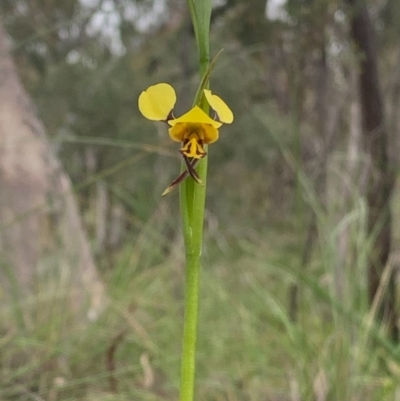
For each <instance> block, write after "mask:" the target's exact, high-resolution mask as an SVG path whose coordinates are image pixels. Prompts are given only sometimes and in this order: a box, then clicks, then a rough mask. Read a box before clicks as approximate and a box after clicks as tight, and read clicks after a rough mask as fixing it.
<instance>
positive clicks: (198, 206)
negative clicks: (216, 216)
mask: <svg viewBox="0 0 400 401" xmlns="http://www.w3.org/2000/svg"><path fill="white" fill-rule="evenodd" d="M187 2H188V6H189V10H190V15H191V18H192V22H193V27H194V30H195V34H196V41H197V47H198V51H199V59H200V76H201V77H204V76H205V74H206V72H207V71H208V69H209V64H210V53H209V29H210V17H211V1H210V0H200V1H199V0H197V1H194V0H188V1H187ZM196 97H197V96H196ZM197 101H198V99H195V102H197ZM200 106H201V107H202V109H203V110H204V111H205V112H207V113H208V107H207V105H206V104H205V103H201V105H200ZM207 161H208V157H206V158H204V159H203V160H201V162H200V163H199V165H198V167H197V172H198V174H199V176H200V179H201V180H202V181H203V184H204V185H198V184H196V183H195V182H194V181H193V180H192V179H190V178H189V179H187V180H185V181H184V182H183V183H182V184H181V186H180V207H181V216H182V225H183V236H184V241H185V250H186V283H185V317H184V326H183V348H182V364H181V383H180V398H179V399H180V401H193V397H194V384H195V370H196V342H197V327H198V312H199V290H200V258H201V250H202V243H203V222H204V207H205V198H206V188H207V187H206V185H207Z"/></svg>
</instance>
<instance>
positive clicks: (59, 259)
mask: <svg viewBox="0 0 400 401" xmlns="http://www.w3.org/2000/svg"><path fill="white" fill-rule="evenodd" d="M0 188H1V189H0V263H1V264H0V274H1V276H0V277H1V284H0V285H1V287H2V288H1V289H2V290H3V292H4V294H8V295H9V294H10V293H12V294H14V298H15V297H16V298H18V299H23V298H25V297H26V295H32V294H35V293H36V291H37V290H38V289H39V290H42V288H41V286H43V281H42V279H43V277H46V278H47V279H48V278H49V277H51V279H52V280H51V282H53V283H54V281H56V282H57V284H56V286H57V287H58V288H59V289H60V291H62V292H63V293H64V292H65V293H66V294H68V295H67V296H66V297H67V298H68V302H69V308H70V309H69V310H70V311H73V313H74V315H75V317H76V314H77V313H78V311H79V312H82V311H85V313H90V314H91V315H92V316H94V314H95V313H96V312H98V310H99V308H100V306H101V304H102V299H103V285H102V283H101V282H100V280H99V278H98V276H97V272H96V267H95V264H94V261H93V259H92V255H91V251H90V248H89V243H88V239H87V237H86V235H85V233H84V230H83V227H82V224H81V220H80V216H79V212H78V207H77V203H76V201H75V199H74V196H73V194H72V192H71V190H72V188H71V182H70V180H69V178H68V177H67V175H66V174H65V173H64V171H63V169H62V166H61V165H60V163H59V161H58V159H57V157H56V155H55V153H54V151H53V150H52V148H51V146H50V144H49V142H48V141H47V139H46V136H45V129H44V127H43V125H42V124H41V122H40V121H39V120H38V118H37V117H36V115H35V112H34V108H33V105H32V103H31V101H30V99H29V96H28V94H27V93H26V91H25V90H24V88H23V87H22V85H21V82H20V80H19V77H18V74H17V72H16V68H15V65H14V63H13V60H12V57H11V54H10V47H9V43H8V38H7V34H6V32H5V30H4V28H3V27H2V26H1V20H0ZM49 282H50V281H49ZM57 287H56V289H57ZM16 294H18V295H16Z"/></svg>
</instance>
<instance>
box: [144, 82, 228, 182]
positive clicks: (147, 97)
mask: <svg viewBox="0 0 400 401" xmlns="http://www.w3.org/2000/svg"><path fill="white" fill-rule="evenodd" d="M203 95H204V97H205V99H206V100H207V102H208V104H209V105H210V107H211V109H212V110H214V112H215V118H214V119H213V118H211V117H210V116H208V115H207V114H206V113H205V112H204V111H203V110H202V109H201V108H200V107H198V106H194V107H193V108H192V109H191V110H189V111H188V112H187V113H185V114H183V115H182V116H181V117H178V118H175V117H174V114H173V108H174V106H175V103H176V94H175V90H174V88H172V86H170V85H169V84H166V83H160V84H157V85H153V86H150V87H149V88H148V89H147V90H145V91H143V92H142V93H141V94H140V96H139V110H140V112H141V113H142V114H143V116H144V117H146V118H147V119H149V120H153V121H164V122H166V123H167V124H168V125H170V128H169V130H168V133H169V136H170V138H171V139H172V140H173V141H175V142H181V143H182V147H181V148H180V150H179V151H180V153H181V154H182V155H183V158H184V160H185V163H186V166H187V169H188V173H189V174H190V175H191V176H192V177H193V179H194V180H195V181H197V182H200V179H199V177H198V175H197V172H196V170H195V169H194V167H195V164H196V162H197V161H198V160H199V159H201V158H203V157H205V156H206V155H207V152H206V151H205V149H204V145H208V144H211V143H213V142H215V141H217V140H218V137H219V132H218V129H219V128H220V127H221V126H222V124H223V123H225V124H231V123H232V122H233V113H232V111H231V110H230V108H229V107H228V106H227V105H226V103H225V102H224V101H223V100H222V99H221V98H220V97H219V96H217V95H214V94H213V93H212V92H211V91H210V90H208V89H204V91H203ZM181 176H182V174H181ZM181 176H179V177H178V178H177V180H179V178H180V177H181ZM185 177H186V175H183V177H182V178H181V179H180V180H179V181H178V182H175V181H176V180H175V181H174V183H175V184H174V185H176V184H178V183H179V182H181V181H182V180H183V179H184V178H185Z"/></svg>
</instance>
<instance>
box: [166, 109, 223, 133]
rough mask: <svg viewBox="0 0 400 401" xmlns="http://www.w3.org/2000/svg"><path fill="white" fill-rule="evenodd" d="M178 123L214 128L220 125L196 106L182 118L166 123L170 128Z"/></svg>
mask: <svg viewBox="0 0 400 401" xmlns="http://www.w3.org/2000/svg"><path fill="white" fill-rule="evenodd" d="M179 123H192V124H210V125H212V126H213V127H215V128H219V127H220V126H221V125H222V124H221V123H220V122H219V121H215V120H213V119H212V118H210V116H208V115H207V114H206V113H205V112H204V111H203V110H202V109H201V108H200V107H198V106H194V107H193V109H191V110H189V111H188V112H187V113H185V114H184V115H183V116H181V117H179V118H176V119H175V120H170V121H168V124H169V125H172V126H174V125H176V124H179Z"/></svg>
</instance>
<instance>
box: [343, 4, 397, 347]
mask: <svg viewBox="0 0 400 401" xmlns="http://www.w3.org/2000/svg"><path fill="white" fill-rule="evenodd" d="M348 1H349V4H350V5H351V6H353V9H352V12H353V14H352V19H351V34H352V38H353V40H354V43H355V45H356V47H357V49H358V51H359V52H360V63H359V77H358V78H359V91H360V101H361V112H362V136H363V139H362V142H363V146H364V151H365V152H366V154H367V155H368V156H369V158H370V162H371V171H370V174H369V181H368V184H367V194H366V195H367V203H368V210H369V217H368V231H369V235H370V236H371V238H373V239H374V241H373V245H372V248H371V252H370V257H369V261H368V285H369V299H370V302H371V304H372V302H373V301H374V300H375V297H376V295H377V293H378V288H379V285H380V283H381V279H382V276H383V272H384V269H385V267H386V264H387V262H388V259H389V253H390V248H391V222H392V219H391V211H390V195H391V192H392V189H393V185H394V175H393V172H392V171H391V170H390V166H389V159H388V149H387V132H386V130H385V125H384V109H383V102H382V97H381V91H380V86H379V80H378V68H377V53H376V49H375V47H374V32H373V29H372V25H371V22H370V19H369V16H368V10H367V7H366V5H365V3H364V2H362V1H358V0H348ZM395 295H396V294H395V278H394V273H393V272H391V273H390V277H389V279H388V283H387V288H386V289H385V291H384V293H383V296H382V299H381V306H380V308H379V310H378V317H379V318H380V319H381V320H383V321H385V322H387V323H388V325H389V329H390V333H391V336H392V338H393V339H394V340H397V338H398V328H397V324H396V312H395V298H396V297H395Z"/></svg>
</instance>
